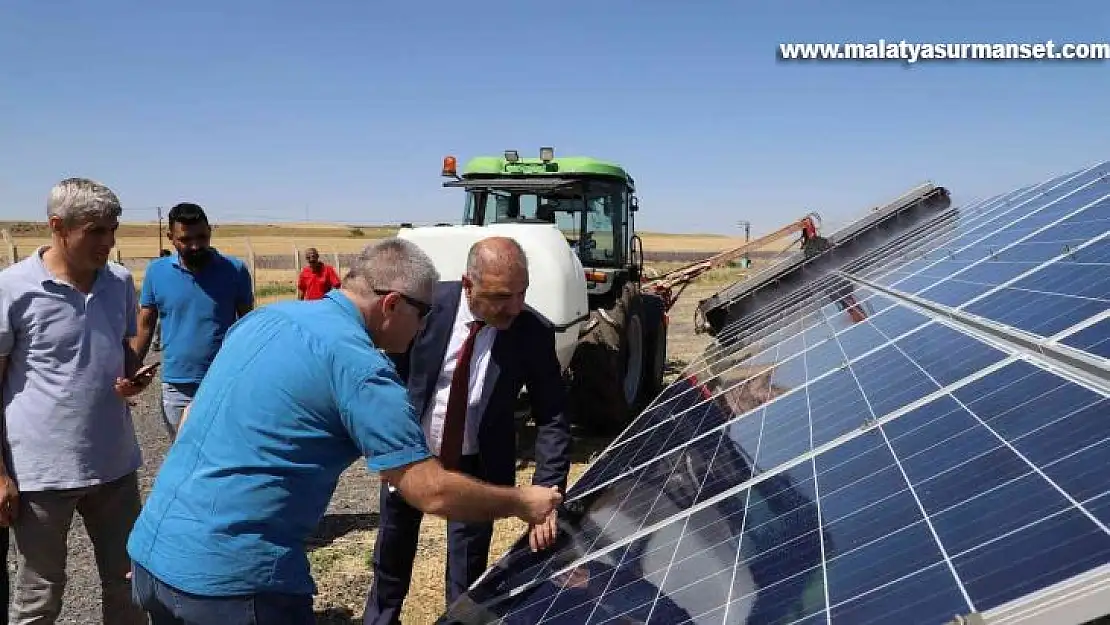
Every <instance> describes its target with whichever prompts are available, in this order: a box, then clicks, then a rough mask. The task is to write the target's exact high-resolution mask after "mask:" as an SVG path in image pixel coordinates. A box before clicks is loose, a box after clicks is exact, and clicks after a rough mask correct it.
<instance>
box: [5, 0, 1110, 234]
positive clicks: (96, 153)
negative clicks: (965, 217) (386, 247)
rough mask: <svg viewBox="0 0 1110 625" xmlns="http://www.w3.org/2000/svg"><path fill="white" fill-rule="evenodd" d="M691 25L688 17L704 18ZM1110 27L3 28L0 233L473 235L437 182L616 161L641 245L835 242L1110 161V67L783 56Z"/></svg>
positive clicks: (332, 19) (976, 5) (469, 14)
mask: <svg viewBox="0 0 1110 625" xmlns="http://www.w3.org/2000/svg"><path fill="white" fill-rule="evenodd" d="M695 7H696V9H695ZM1107 33H1110V2H1106V1H1105V0H1055V1H1054V2H1052V3H1034V2H1020V3H1015V2H1006V1H1003V0H993V1H986V0H961V1H950V0H933V1H931V2H891V1H889V0H887V1H881V2H880V1H870V0H868V1H862V0H861V1H854V2H853V1H848V0H845V1H841V2H827V1H819V0H813V1H801V0H798V1H790V0H784V1H780V2H761V3H756V2H741V1H739V0H736V1H733V2H708V1H707V2H701V3H687V2H678V1H677V0H673V1H669V2H662V1H654V0H638V1H630V0H608V1H605V2H599V1H597V0H594V1H591V2H584V1H579V0H567V1H564V2H560V3H556V4H552V3H545V2H452V3H441V2H415V1H414V2H405V3H383V2H368V1H365V0H358V1H356V0H316V1H314V2H305V1H296V2H294V1H284V0H268V1H266V2H262V1H261V0H239V1H236V2H227V1H226V0H224V1H214V0H212V1H210V0H193V1H191V2H188V3H173V6H170V3H156V2H139V1H137V0H136V1H123V0H97V1H96V2H77V1H75V0H69V1H57V2H8V3H4V4H3V5H2V7H0V59H4V62H3V64H2V65H0V218H9V219H11V218H22V219H40V218H42V217H41V216H42V215H43V211H44V207H45V197H46V192H47V191H48V189H49V188H50V186H51V185H52V184H53V183H54V182H55V181H56V180H58V179H60V178H61V177H65V176H70V175H82V176H90V177H94V178H97V179H100V180H102V181H103V182H105V183H107V184H109V185H110V186H112V187H113V188H114V189H116V190H117V191H118V192H119V194H120V196H121V198H122V199H123V201H124V204H125V206H126V207H128V209H129V210H128V212H127V213H126V215H125V218H127V219H135V220H139V219H151V218H153V216H154V212H153V211H152V210H150V208H151V207H154V206H157V205H164V206H169V205H172V204H174V203H176V202H178V201H183V200H191V201H196V202H199V203H201V204H202V205H204V206H205V207H206V208H208V209H209V212H210V214H211V215H212V216H213V217H214V218H215V219H217V220H221V221H237V220H247V219H250V220H269V221H281V220H303V219H304V218H305V216H306V214H307V216H308V218H309V219H311V220H316V221H339V222H344V223H396V222H399V221H404V220H407V221H416V222H422V221H444V220H450V221H454V220H457V219H458V218H459V215H460V214H461V206H462V203H461V196H460V195H459V192H458V191H457V190H451V189H444V188H442V187H441V186H440V183H441V179H440V178H439V167H440V163H441V160H442V157H443V155H445V154H454V155H456V156H458V157H459V159H460V161H464V160H465V159H467V158H468V157H470V156H474V155H478V154H498V153H500V152H501V151H503V150H504V149H506V148H515V149H518V150H520V151H521V152H522V153H527V154H532V153H534V152H536V151H537V150H538V149H539V147H540V146H541V145H553V146H555V148H556V154H557V155H560V154H561V155H570V154H586V155H592V156H596V157H599V158H606V159H611V160H615V161H617V162H619V163H621V164H623V165H625V166H626V167H627V168H628V169H629V170H630V171H631V172H632V174H633V175H634V176H635V177H636V179H637V182H638V186H639V196H640V204H641V208H642V212H641V213H640V217H639V225H640V227H642V228H644V229H650V230H666V231H676V232H679V231H680V232H730V233H735V232H736V231H737V228H736V222H737V221H738V220H740V219H748V220H751V221H752V223H753V229H754V231H755V232H756V233H759V232H765V231H768V230H770V229H773V228H775V227H777V226H778V225H780V224H782V223H785V222H788V221H790V220H792V219H794V218H796V217H798V216H801V215H802V214H804V213H806V212H808V211H810V210H816V211H818V212H820V213H821V214H822V215H824V216H825V218H826V222H827V223H828V224H835V223H838V222H840V221H843V220H844V219H847V218H850V217H851V216H853V215H854V214H858V213H859V212H860V211H861V210H864V209H866V208H868V207H869V206H872V205H874V204H877V203H879V202H882V201H883V200H886V199H890V198H892V197H894V196H896V195H898V194H899V193H901V192H902V191H904V190H906V189H908V188H909V187H912V186H914V185H915V184H917V183H919V182H921V181H923V180H926V179H932V180H934V181H936V182H938V183H939V184H943V185H945V186H947V187H949V188H950V189H951V190H952V191H953V193H954V195H955V197H956V199H957V201H960V200H967V199H971V198H975V197H980V196H983V195H988V194H993V193H997V192H1002V191H1006V190H1008V189H1010V188H1012V187H1015V186H1020V185H1023V184H1026V183H1029V182H1034V181H1038V180H1041V179H1043V178H1047V177H1049V176H1050V175H1052V174H1055V173H1059V172H1063V171H1067V170H1070V169H1075V168H1078V167H1082V166H1084V165H1086V164H1089V163H1092V162H1095V161H1099V160H1105V159H1110V124H1107V123H1106V110H1107V106H1108V105H1107V102H1108V101H1110V62H1096V63H1091V62H1061V61H1055V62H1040V63H1038V62H1029V61H996V62H982V61H943V62H920V63H918V64H916V65H914V66H912V67H908V66H906V65H905V64H903V63H899V62H892V61H882V62H859V63H853V62H843V61H840V62H820V63H812V62H811V63H783V62H779V61H777V59H776V51H777V49H778V44H779V43H785V42H844V41H873V40H877V39H879V38H885V39H887V40H902V39H905V40H908V41H914V42H1007V41H1013V42H1018V41H1023V42H1024V41H1028V42H1038V41H1044V40H1048V39H1052V40H1054V41H1056V42H1057V43H1058V44H1059V43H1064V42H1094V41H1107V40H1110V37H1108V36H1107Z"/></svg>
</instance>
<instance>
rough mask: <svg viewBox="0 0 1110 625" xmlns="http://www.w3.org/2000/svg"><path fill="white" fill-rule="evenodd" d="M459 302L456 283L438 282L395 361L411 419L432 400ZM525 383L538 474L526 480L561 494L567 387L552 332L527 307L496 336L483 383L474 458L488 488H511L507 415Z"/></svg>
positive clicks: (512, 441) (512, 452) (510, 418)
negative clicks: (427, 311) (412, 410)
mask: <svg viewBox="0 0 1110 625" xmlns="http://www.w3.org/2000/svg"><path fill="white" fill-rule="evenodd" d="M461 297H462V282H441V283H439V285H438V287H437V289H436V295H435V302H434V303H433V305H432V311H431V313H430V314H429V315H428V319H427V320H426V322H425V325H424V329H423V330H422V331H421V332H420V333H419V334H417V335H416V338H415V339H413V343H412V345H411V346H410V347H409V350H408V352H406V353H405V354H404V355H401V356H398V357H395V358H394V361H395V362H396V363H397V372H398V373H399V374H400V376H401V379H402V380H404V382H405V384H406V385H407V386H408V391H409V400H410V401H411V402H412V405H413V407H415V408H416V411H417V415H423V414H424V412H425V411H426V410H427V408H428V403H429V402H430V401H432V400H433V396H434V394H435V386H436V380H437V378H438V377H439V373H440V370H441V369H442V368H443V358H444V356H445V352H446V351H447V344H448V342H449V341H450V338H451V330H452V328H453V327H454V325H455V313H456V311H457V310H458V306H459V299H460V298H461ZM525 386H527V387H528V397H529V398H530V400H531V404H532V415H533V417H534V418H535V420H536V472H535V476H534V477H533V479H532V483H533V484H541V485H545V486H559V488H560V490H562V491H563V492H565V491H566V482H567V472H568V471H569V469H570V456H569V451H570V422H569V420H568V419H567V416H566V413H565V405H566V388H565V385H564V383H563V378H562V375H561V372H560V368H559V360H558V358H557V357H556V354H555V331H554V329H553V328H552V327H551V325H550V324H549V323H548V322H547V321H546V320H544V319H543V318H542V317H541V316H539V315H538V314H537V313H535V312H533V311H532V310H531V309H529V308H527V307H525V309H524V310H523V311H521V313H520V315H518V316H517V318H516V319H515V320H514V321H513V324H512V326H510V327H509V329H508V330H504V331H500V330H499V331H498V333H497V338H496V339H495V340H494V343H493V348H492V352H491V354H490V363H489V368H488V370H487V372H486V380H485V384H484V386H483V389H484V393H485V394H486V395H487V396H488V399H487V400H486V411H485V413H484V414H483V415H482V424H481V426H480V428H479V431H478V447H479V450H478V453H479V456H480V457H481V461H482V467H483V472H484V473H485V476H484V477H485V479H486V481H489V482H491V483H494V484H500V485H504V486H513V485H515V483H516V453H517V448H516V422H515V419H514V415H513V413H514V408H515V406H516V402H517V397H518V396H519V394H520V391H521V388H523V387H525Z"/></svg>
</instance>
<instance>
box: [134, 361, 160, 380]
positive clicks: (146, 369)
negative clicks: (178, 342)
mask: <svg viewBox="0 0 1110 625" xmlns="http://www.w3.org/2000/svg"><path fill="white" fill-rule="evenodd" d="M161 364H162V363H160V362H152V363H150V364H149V365H143V366H141V367H139V370H138V371H136V372H135V375H133V376H131V379H132V380H134V379H137V378H141V377H143V376H146V375H148V374H151V373H154V370H155V369H157V368H158V366H159V365H161Z"/></svg>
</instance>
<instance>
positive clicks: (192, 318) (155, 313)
mask: <svg viewBox="0 0 1110 625" xmlns="http://www.w3.org/2000/svg"><path fill="white" fill-rule="evenodd" d="M166 236H167V237H169V239H170V242H171V243H172V244H173V248H174V251H175V253H174V254H173V255H172V256H167V257H165V258H159V259H157V260H155V261H153V262H151V263H150V265H148V266H147V270H146V275H145V276H144V277H143V290H142V294H141V295H140V296H139V306H140V310H139V324H138V325H139V328H138V333H137V334H136V335H135V338H134V339H133V341H132V348H133V349H134V351H135V353H137V354H138V355H139V358H141V359H144V360H145V359H146V354H147V350H148V349H150V342H151V339H152V338H153V337H154V327H155V325H156V322H158V321H160V322H161V326H162V336H161V339H162V348H163V350H164V351H163V352H162V415H163V417H164V419H165V421H166V426H167V427H168V428H169V430H170V435H171V436H172V435H174V434H175V433H176V431H177V428H178V426H179V423H180V422H181V414H182V412H183V411H184V410H185V407H186V406H187V405H189V402H190V401H192V399H193V395H195V394H196V392H197V385H199V384H200V381H201V380H202V379H204V374H205V372H207V371H208V366H209V365H210V364H211V363H212V359H213V358H215V356H216V352H217V351H219V349H220V344H221V343H222V342H223V339H224V335H225V334H226V333H227V330H228V328H230V327H231V325H232V324H233V323H235V321H236V320H237V319H238V318H240V317H242V316H244V315H246V314H247V313H248V312H250V310H251V308H253V307H254V288H253V286H252V284H251V276H250V272H249V271H247V267H246V265H245V264H244V263H243V261H241V260H239V259H238V258H235V257H233V256H227V255H225V254H221V253H220V252H219V251H218V250H216V249H215V248H213V247H212V246H211V242H212V228H211V227H210V226H209V225H208V216H207V215H205V214H204V209H202V208H201V207H200V206H197V205H196V204H190V203H182V204H178V205H177V206H174V207H173V208H171V209H170V214H169V232H167V233H166Z"/></svg>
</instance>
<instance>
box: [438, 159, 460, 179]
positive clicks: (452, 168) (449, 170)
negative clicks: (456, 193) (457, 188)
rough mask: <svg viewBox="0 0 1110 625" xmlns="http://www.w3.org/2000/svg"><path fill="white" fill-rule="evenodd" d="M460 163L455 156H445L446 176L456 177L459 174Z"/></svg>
mask: <svg viewBox="0 0 1110 625" xmlns="http://www.w3.org/2000/svg"><path fill="white" fill-rule="evenodd" d="M458 170H459V163H458V161H456V160H455V157H454V156H444V157H443V172H442V174H441V175H442V176H444V177H454V176H457V175H458Z"/></svg>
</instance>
